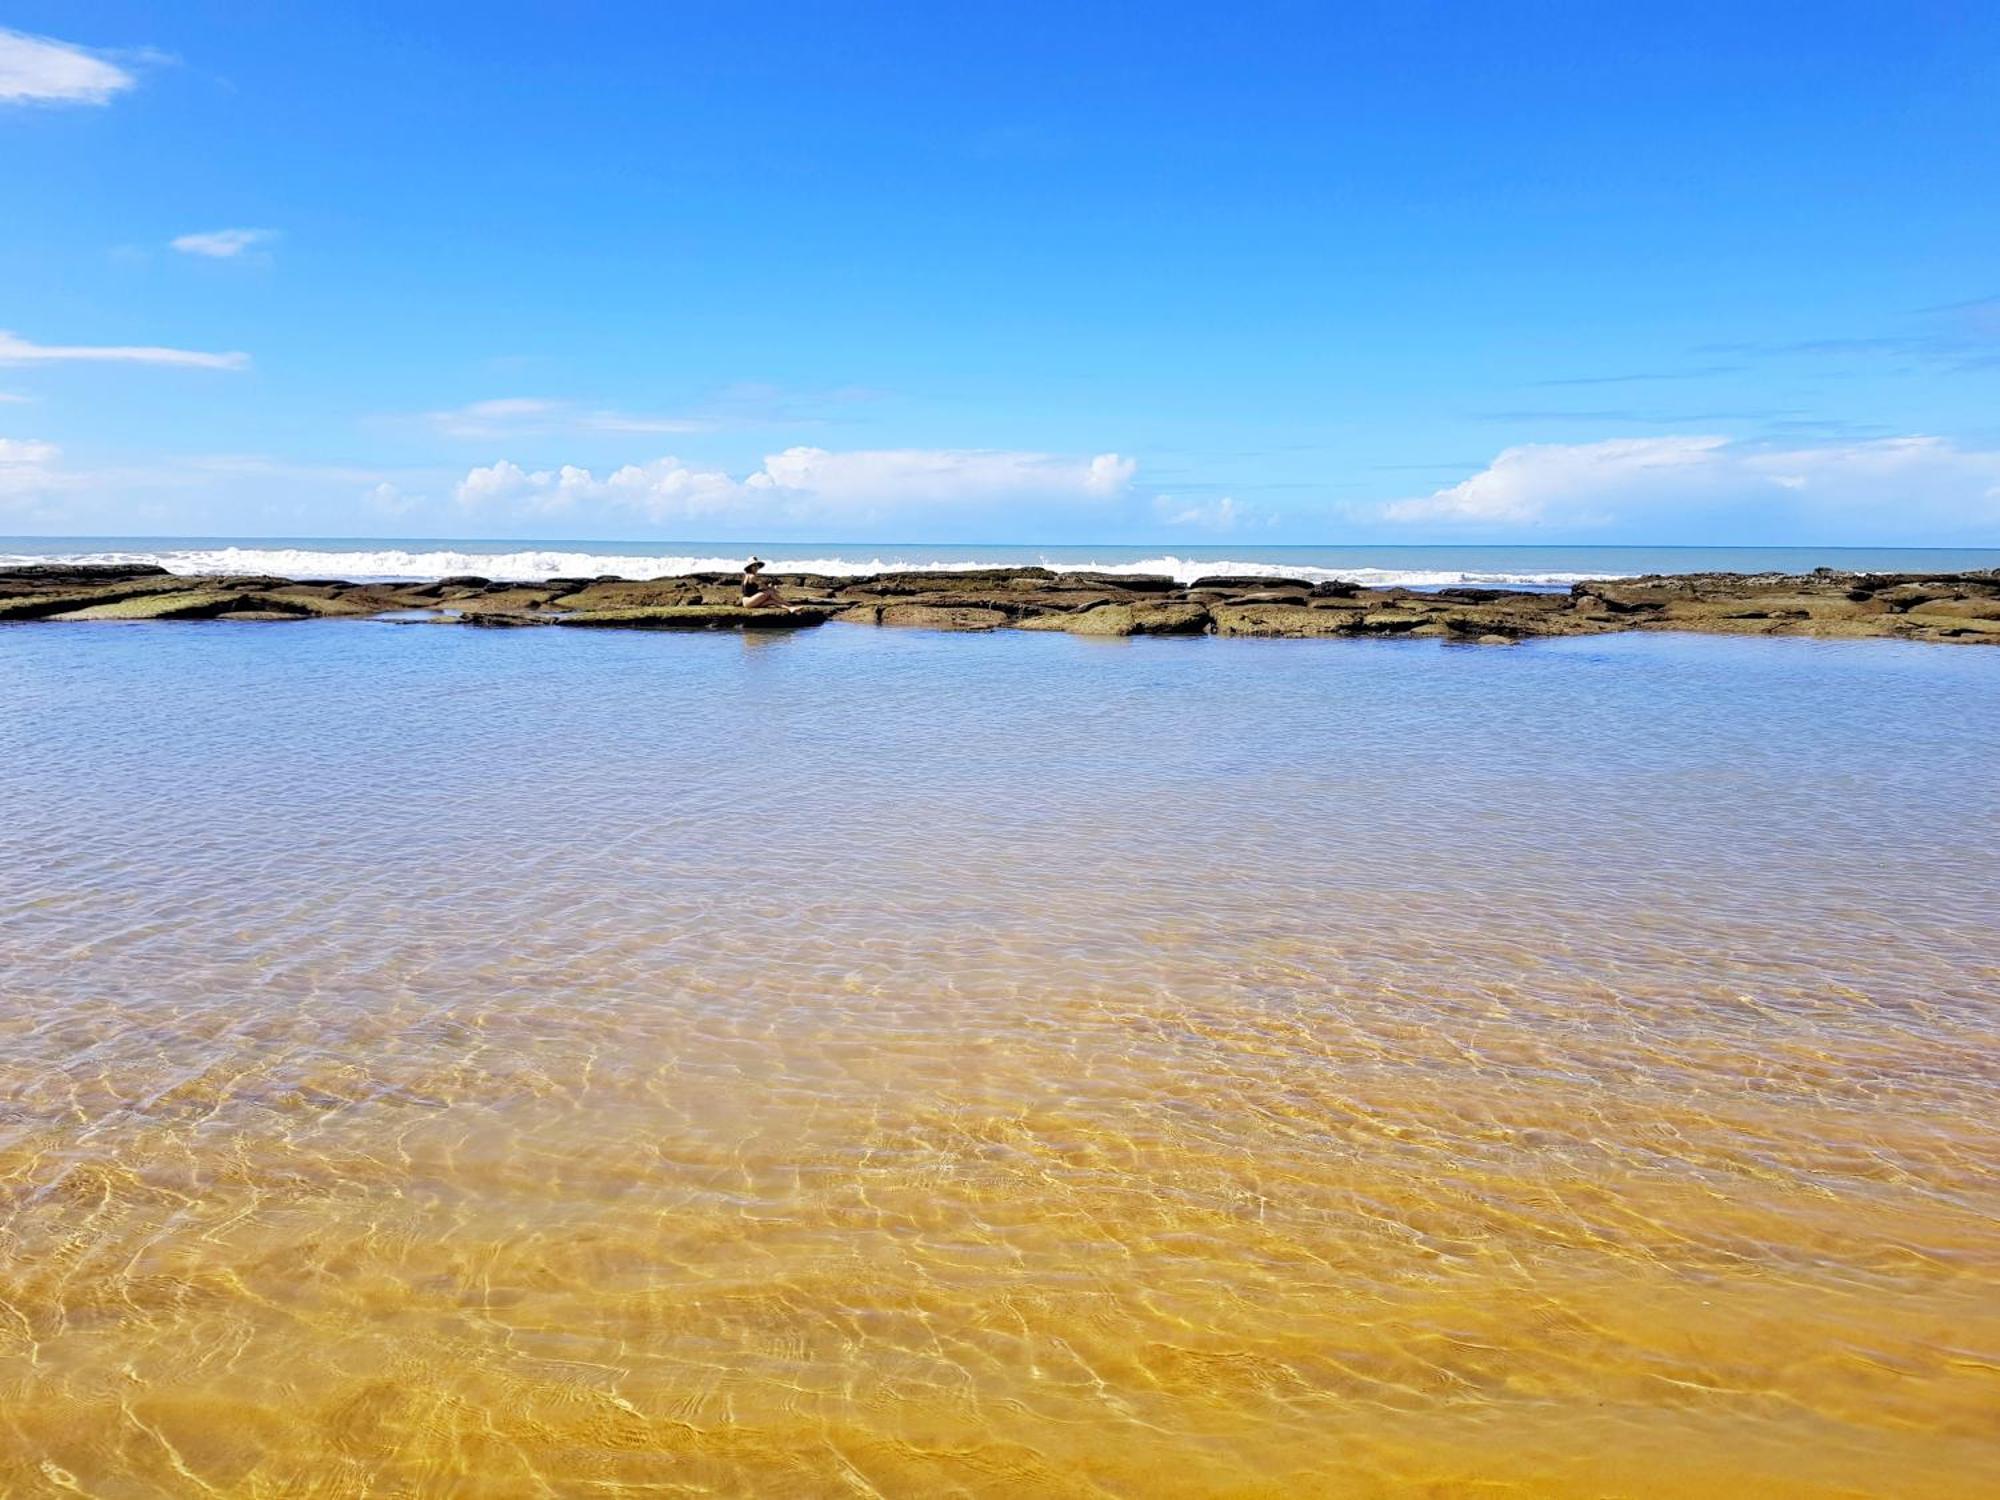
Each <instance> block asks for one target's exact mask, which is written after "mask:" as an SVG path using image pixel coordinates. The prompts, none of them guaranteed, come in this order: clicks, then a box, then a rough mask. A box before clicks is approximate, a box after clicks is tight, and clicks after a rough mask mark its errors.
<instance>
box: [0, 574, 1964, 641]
mask: <svg viewBox="0 0 2000 1500" xmlns="http://www.w3.org/2000/svg"><path fill="white" fill-rule="evenodd" d="M769 578H770V581H771V582H772V583H774V584H775V585H776V586H777V587H778V589H779V590H780V591H781V592H782V593H783V594H784V596H785V598H786V599H787V600H788V601H790V602H791V603H792V604H793V605H794V606H795V609H794V611H793V612H791V613H787V612H785V611H782V610H774V609H745V608H743V607H742V604H741V602H740V597H739V593H738V588H737V578H736V575H735V574H720V573H703V574H694V575H691V576H688V577H681V578H662V579H656V580H652V581H634V580H630V579H623V578H613V577H605V578H550V579H546V580H543V581H541V582H538V583H508V582H495V581H493V580H491V579H486V578H473V577H464V578H445V579H440V580H438V581H436V582H429V583H347V582H341V581H337V580H321V579H289V578H273V577H239V576H218V577H200V578H191V577H183V576H177V575H174V574H169V573H167V572H166V571H164V570H163V569H160V568H157V567H128V566H116V565H84V564H65V563H52V564H43V565H37V566H29V567H17V568H11V569H5V570H0V622H8V621H31V620H105V621H113V620H125V621H131V620H214V619H223V620H303V619H325V618H388V619H395V620H405V621H410V622H423V623H438V624H460V625H476V626H513V627H520V626H599V627H607V628H619V629H666V630H690V629H694V630H701V629H709V630H713V629H730V630H793V629H801V628H805V627H809V626H815V625H820V624H823V623H825V622H826V621H829V620H836V621H847V622H851V623H858V624H865V625H888V626H897V625H900V626H917V627H923V628H928V629H933V630H962V631H963V630H975V631H976V630H1000V629H1012V630H1059V631H1067V632H1069V633H1071V634H1074V635H1093V636H1131V635H1238V636H1282V637H1305V636H1345V637H1403V636H1413V637H1420V638H1421V637H1433V638H1443V639H1446V640H1453V641H1466V642H1477V643H1480V644H1489V645H1506V644H1512V643H1513V642H1516V641H1521V640H1526V639H1531V638H1534V637H1538V636H1558V635H1597V634H1604V633H1607V632H1611V631H1619V630H1693V631H1703V632H1709V633H1719V634H1728V635H1808V636H1835V637H1868V636H1887V637H1894V638H1897V639H1902V640H1916V641H1957V642H1975V643H1985V644H1988V645H2000V571H1986V572H1975V573H1946V574H1927V573H1839V572H1834V571H1832V570H1829V569H1822V570H1820V571H1819V572H1816V573H1811V574H1806V575H1803V576H1792V575H1784V574H1745V573H1693V574H1680V575H1672V576H1651V577H1645V578H1622V579H1616V580H1605V581H1602V582H1592V583H1579V584H1576V585H1574V586H1573V587H1572V588H1571V589H1570V590H1569V591H1568V592H1567V593H1530V592H1524V591H1520V590H1507V589H1489V588H1446V589H1437V590H1431V591H1419V590H1415V589H1404V588H1386V589H1371V588H1362V587H1360V586H1359V585H1356V584H1350V583H1338V582H1332V583H1313V582H1307V581H1305V580H1298V579H1284V578H1230V577H1215V578H1197V579H1196V580H1195V581H1194V582H1193V583H1190V584H1181V583H1178V582H1176V581H1175V580H1174V579H1171V578H1165V577H1132V576H1127V575H1123V574H1115V575H1114V574H1097V573H1055V572H1051V571H1050V570H1048V569H1046V568H996V569H991V570H981V571H976V572H962V573H924V572H914V573H880V574H875V575H873V576H871V577H866V578H832V577H827V576H824V575H819V574H811V573H793V574H771V575H769Z"/></svg>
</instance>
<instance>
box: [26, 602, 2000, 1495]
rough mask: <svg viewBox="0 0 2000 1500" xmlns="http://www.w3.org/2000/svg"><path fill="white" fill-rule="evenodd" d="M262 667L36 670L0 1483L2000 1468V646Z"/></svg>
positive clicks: (467, 660) (255, 641)
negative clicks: (1660, 731) (1941, 661)
mask: <svg viewBox="0 0 2000 1500" xmlns="http://www.w3.org/2000/svg"><path fill="white" fill-rule="evenodd" d="M253 629H254V627H230V626H203V627H180V628H178V630H176V628H175V627H163V626H149V627H137V628H133V629H129V630H125V631H116V632H107V631H103V630H100V631H99V632H98V633H97V634H95V635H89V634H88V632H89V627H61V628H57V627H49V628H48V629H47V630H46V631H45V632H42V633H38V634H37V636H36V640H37V641H42V640H47V641H52V642H54V643H55V644H53V645H30V644H27V637H26V636H25V635H10V636H7V637H5V639H4V641H0V671H4V672H5V673H6V674H7V677H6V681H8V682H9V683H10V684H11V685H12V688H13V690H14V705H15V706H14V707H13V708H12V709H10V710H7V711H6V713H5V716H4V718H0V767H4V768H5V769H0V795H4V803H3V804H0V805H4V806H5V807H6V809H7V815H6V818H5V821H4V825H0V852H4V855H5V862H4V869H0V974H4V979H0V1084H4V1088H3V1089H0V1189H4V1199H0V1204H4V1216H0V1298H4V1300H0V1493H4V1494H6V1495H9V1496H14V1495H21V1496H30V1495H88V1496H97V1497H128V1496H149V1495H162V1494H173V1495H181V1494H187V1495H209V1494H214V1495H230V1496H235V1495H242V1496H273V1497H275V1496H307V1495H314V1496H443V1495H469V1496H495V1497H499V1496H522V1497H528V1496H547V1495H559V1496H572V1495H575V1496H585V1495H621V1494H622V1495H635V1496H636V1495H745V1496H794V1495H796V1496H818V1495H881V1496H941V1495H973V1496H1121V1497H1125V1496H1168V1497H1173V1496H1271V1497H1278V1496H1302V1495H1305V1496H1321V1495H1324V1496H1398V1497H1400V1496H1432V1497H1456V1496H1482V1497H1483V1496H1553V1497H1569V1496H1576V1497H1585V1496H1614V1495H1615V1496H1690V1497H1693V1496H1703V1497H1713V1496H1733V1495H1754V1496H1801V1497H1804V1496H1812V1497H1822V1496H1823V1497H1834V1496H1843V1497H1845V1496H1861V1495H1868V1496H1896V1497H1913V1500H1914V1497H1925V1496H1937V1497H1954V1500H1958V1497H1965V1496H1969V1495H1974V1494H1978V1493H1982V1492H1984V1493H1991V1492H1993V1488H1994V1486H1995V1483H1996V1481H1995V1475H1996V1474H2000V1462H1996V1460H2000V1297H1996V1290H2000V1250H1997V1249H1996V1234H1995V1224H1996V1214H2000V1184H1997V1183H1996V1179H1995V1173H1994V1168H1995V1163H1996V1162H2000V1127H1996V1123H1995V1122H1996V1114H1995V1108H1994V1106H1995V1103H1996V1097H2000V1090H1996V1086H1995V1085H1996V1074H2000V1064H1996V1054H1995V1048H1994V1043H1995V1039H1996V1034H1997V1033H2000V1027H1997V1026H1996V1013H1997V1012H2000V998H1996V997H2000V935H1996V932H1995V930H1994V925H1993V918H1994V917H1995V916H1996V908H2000V897H1996V894H1995V885H1996V882H1995V879H1994V877H1995V875H1996V873H2000V865H1996V862H1995V857H1994V854H1993V851H1992V849H1991V847H1990V838H1989V836H1988V834H1989V832H1990V825H1987V826H1986V827H1985V828H1982V827H1981V826H1980V823H1979V821H1978V820H1980V819H1982V818H1984V817H1986V816H1989V815H1990V814H1991V813H1992V812H1993V811H1994V803H1995V801H1996V799H1997V798H2000V792H1996V790H1995V788H1994V787H1992V786H1991V785H1989V784H1986V783H1985V782H1984V781H1982V777H1984V776H1985V775H1986V774H1987V773H1989V772H1990V770H1991V767H1990V764H1985V762H1984V757H1983V755H1982V753H1980V752H1979V751H1978V750H1977V746H1976V745H1975V744H1973V743H1970V742H1969V741H1967V740H1966V738H1965V737H1966V736H1976V735H1979V734H1983V733H1986V732H1988V731H1990V730H1992V729H1995V728H2000V692H1996V691H1995V689H1996V687H2000V675H1996V672H1995V670H1994V669H1989V668H1984V667H1981V666H1979V665H1977V664H1968V663H1967V662H1966V658H1967V657H1968V655H1970V656H1981V655H1983V654H1981V653H1954V652H1941V651H1940V652H1937V653H1935V655H1937V656H1949V657H1952V658H1955V659H1956V661H1957V662H1958V664H1957V665H1953V666H1948V667H1946V666H1939V667H1932V666H1930V665H1929V664H1928V661H1925V662H1917V661H1915V659H1914V657H1915V655H1921V654H1922V653H1923V651H1924V648H1902V647H1895V646H1886V647H1885V646H1879V645H1864V646H1858V647H1838V648H1831V647H1813V646H1810V645H1804V644H1803V643H1796V642H1756V643H1744V642H1709V643H1701V644H1700V645H1698V646H1690V645H1688V644H1687V643H1685V642H1681V641H1678V640H1675V639H1664V638H1663V639H1656V640H1648V641H1643V642H1636V643H1634V644H1632V645H1629V646H1621V647H1618V648H1616V649H1614V650H1613V651H1612V652H1611V653H1610V654H1609V655H1608V656H1607V655H1605V654H1604V653H1603V651H1602V648H1599V647H1596V646H1592V647H1591V651H1592V652H1594V653H1596V654H1588V653H1586V652H1584V651H1582V650H1581V649H1580V648H1581V647H1582V646H1583V645H1584V644H1585V643H1565V645H1564V646H1561V647H1555V648H1540V647H1537V648H1532V649H1533V650H1534V651H1538V652H1544V655H1543V656H1542V657H1540V658H1531V657H1530V656H1529V655H1528V653H1527V652H1515V653H1499V654H1490V653H1452V652H1449V651H1444V650H1440V649H1437V648H1432V647H1400V648H1395V647H1389V648H1383V647H1368V646H1357V647H1346V646H1331V647H1326V646H1319V645H1312V644H1308V645H1307V646H1306V647H1305V650H1306V651H1309V652H1311V653H1313V655H1312V656H1311V657H1309V658H1308V657H1306V656H1303V655H1301V654H1300V652H1299V650H1297V649H1296V648H1291V647H1288V646H1286V645H1283V644H1279V643H1259V642H1247V643H1215V642H1194V643H1143V644H1141V645H1139V646H1137V647H1121V648H1098V649H1096V650H1093V649H1092V648H1090V647H1088V646H1086V645H1084V644H1081V643H1077V642H1072V641H1068V640H1053V639H1046V638H1039V637H1014V638H1011V639H1010V640H1008V641H1005V642H1001V641H998V640H997V638H996V639H995V640H992V641H989V640H984V639H981V640H977V641H967V640H964V639H958V638H942V637H918V636H893V635H883V634H878V633H872V632H850V633H848V634H847V635H846V636H844V637H843V636H837V635H835V634H832V633H831V632H830V631H829V633H827V634H825V635H823V636H822V637H820V638H816V639H815V641H813V642H811V643H808V642H805V641H803V640H801V641H787V642H782V643H777V644H774V645H773V644H764V645H759V646H756V647H751V646H747V645H744V644H742V643H739V642H735V641H721V640H695V641H675V642H662V641H658V640H653V639H647V640H640V641H625V640H620V641H616V642H607V641H603V640H600V639H596V638H593V639H591V640H590V641H588V642H583V641H578V640H575V639H568V640H565V641H563V642H556V641H553V640H551V639H550V638H549V637H550V636H551V635H553V634H556V633H538V634H536V635H535V636H534V637H533V638H528V637H523V636H520V635H510V636H506V637H504V638H501V637H483V636H473V635H472V634H471V633H469V632H442V633H440V632H431V633H428V634H426V633H423V632H420V631H418V632H413V631H398V630H396V629H395V628H394V627H389V626H332V625H329V626H324V627H319V626H315V627H313V628H312V629H311V630H309V631H301V632H287V633H286V634H285V635H284V636H283V640H284V642H285V644H283V645H282V647H279V646H273V645H272V644H271V642H273V641H274V640H277V639H279V637H278V636H275V635H273V634H272V633H269V632H266V633H264V634H262V635H261V636H256V637H254V638H252V637H250V636H248V635H246V634H245V632H247V631H250V630H253ZM197 632H200V636H199V639H197ZM112 635H115V636H116V639H115V640H113V639H110V637H111V636H112ZM446 637H450V639H446ZM1565 650H1567V651H1570V652H1572V653H1573V654H1572V655H1569V656H1564V655H1562V654H1561V653H1562V652H1563V651H1565ZM1328 652H1332V653H1334V655H1335V657H1336V658H1337V657H1338V656H1339V655H1340V654H1342V653H1345V655H1346V660H1344V661H1339V660H1334V659H1332V658H1329V656H1328V655H1327V653H1328ZM1787 652H1789V653H1790V654H1789V655H1788V654H1786V653H1787ZM1869 652H1875V653H1878V654H1876V655H1873V656H1872V657H1871V656H1869V655H1867V654H1866V653H1869ZM1204 653H1206V654H1204ZM1223 653H1227V654H1226V655H1225V654H1223ZM1260 653H1275V654H1262V655H1260ZM1805 653H1813V654H1811V655H1807V654H1805ZM1856 653H1862V654H1859V655H1857V654H1856ZM1884 653H1886V654H1884ZM1475 657H1476V658H1477V659H1476V660H1475V659H1474V658H1475ZM1330 660H1332V665H1329V661H1330ZM1856 663H1859V664H1858V665H1856ZM1940 673H1942V674H1943V675H1942V676H1940V675H1939V674H1940ZM1732 684H1733V685H1732ZM1718 702H1720V703H1721V705H1722V707H1721V708H1720V709H1718V708H1717V707H1716V705H1717V703H1718ZM1947 710H1949V711H1947ZM1875 715H1884V716H1886V721H1887V722H1892V723H1896V724H1899V725H1901V726H1902V736H1903V737H1902V739H1901V740H1900V741H1898V742H1897V743H1895V744H1890V743H1887V742H1885V741H1884V740H1883V739H1882V737H1881V736H1880V735H1879V734H1878V733H1877V732H1876V728H1875V725H1876V720H1875V718H1874V717H1873V716H1875ZM1441 716H1442V717H1441ZM1662 722H1665V723H1666V724H1668V725H1669V732H1668V733H1667V734H1666V735H1665V736H1664V737H1661V736H1658V735H1656V736H1655V737H1654V739H1653V740H1650V741H1649V740H1647V739H1646V738H1645V737H1644V736H1643V735H1641V734H1640V733H1639V731H1640V729H1641V727H1642V726H1643V725H1645V724H1647V723H1650V724H1652V725H1653V726H1654V727H1655V729H1656V730H1657V728H1658V726H1659V725H1660V724H1661V723H1662ZM1440 723H1445V724H1447V725H1448V726H1449V729H1450V737H1449V743H1448V744H1441V745H1438V746H1434V747H1431V748H1427V747H1426V741H1425V739H1424V736H1425V735H1426V734H1429V735H1431V736H1433V737H1439V738H1443V737H1444V731H1443V730H1441V729H1440V728H1439V727H1438V726H1439V725H1440ZM1509 724H1513V725H1516V726H1520V727H1519V728H1518V732H1516V733H1515V734H1514V735H1513V737H1512V739H1509V738H1508V731H1507V729H1506V726H1507V725H1509ZM1534 726H1540V727H1534ZM1808 730H1810V731H1811V732H1812V733H1814V734H1816V735H1817V736H1818V738H1817V740H1815V741H1813V742H1812V745H1813V749H1812V752H1811V753H1812V755H1813V756H1814V757H1815V759H1814V761H1813V763H1812V769H1811V774H1809V775H1801V774H1799V772H1800V765H1801V763H1800V760H1799V756H1800V755H1802V754H1804V753H1805V751H1804V750H1803V749H1802V748H1801V747H1802V746H1803V745H1804V744H1806V741H1805V740H1803V739H1802V738H1800V737H1801V736H1803V735H1805V734H1806V733H1807V732H1808ZM1698 734H1707V735H1709V736H1710V739H1709V740H1708V741H1707V742H1706V743H1705V744H1704V742H1701V741H1699V739H1698ZM1447 750H1449V752H1450V753H1447ZM1982 765H1984V766H1985V769H1984V770H1982V769H1981V767H1982ZM1946 810H1951V811H1952V812H1953V813H1954V814H1955V816H1956V819H1957V821H1954V818H1953V817H1952V816H1940V814H1942V813H1943V812H1945V811H1946ZM1923 816H1931V817H1933V818H1935V821H1933V822H1931V823H1930V824H1929V825H1928V826H1927V828H1926V831H1925V832H1924V833H1923V834H1922V836H1921V837H1920V838H1919V837H1918V836H1917V835H1916V834H1914V833H1912V832H1911V830H1912V829H1913V828H1914V827H1915V826H1916V824H1915V822H1914V821H1913V820H1916V819H1918V818H1920V817H1923ZM1898 830H1902V832H1901V833H1900V834H1899V833H1898Z"/></svg>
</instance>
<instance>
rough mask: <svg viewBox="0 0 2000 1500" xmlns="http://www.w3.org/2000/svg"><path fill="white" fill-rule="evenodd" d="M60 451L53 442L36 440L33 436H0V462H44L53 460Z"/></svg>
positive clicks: (12, 463)
mask: <svg viewBox="0 0 2000 1500" xmlns="http://www.w3.org/2000/svg"><path fill="white" fill-rule="evenodd" d="M61 452H62V449H60V448H58V447H57V446H56V445H55V444H54V443H42V442H37V441H35V440H34V439H33V438H0V464H5V465H8V466H10V467H11V466H12V465H15V464H46V463H51V462H53V461H54V460H55V458H56V457H57V455H59V454H60V453H61Z"/></svg>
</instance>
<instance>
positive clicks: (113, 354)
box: [0, 329, 250, 370]
mask: <svg viewBox="0 0 2000 1500" xmlns="http://www.w3.org/2000/svg"><path fill="white" fill-rule="evenodd" d="M59 361H88V362H95V363H106V364H134V365H181V366H186V367H189V368H193V369H201V370H241V369H243V368H244V367H245V366H247V365H248V364H249V363H250V356H249V355H247V354H234V353H232V354H204V353H202V352H201V351H199V350H196V349H162V348H158V347H156V346H153V345H131V344H118V345H114V344H31V343H29V342H28V340H26V339H24V338H19V337H17V336H16V335H14V334H11V333H9V332H7V331H6V330H5V329H0V365H23V364H45V363H56V362H59Z"/></svg>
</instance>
